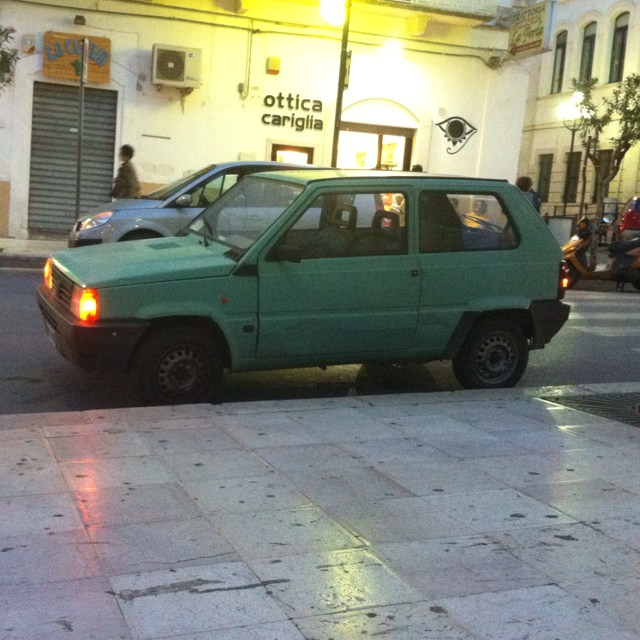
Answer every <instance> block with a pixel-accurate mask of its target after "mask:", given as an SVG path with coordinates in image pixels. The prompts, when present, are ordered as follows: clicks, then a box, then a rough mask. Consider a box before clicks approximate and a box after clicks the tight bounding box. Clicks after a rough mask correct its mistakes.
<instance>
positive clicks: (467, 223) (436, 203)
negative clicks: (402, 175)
mask: <svg viewBox="0 0 640 640" xmlns="http://www.w3.org/2000/svg"><path fill="white" fill-rule="evenodd" d="M418 208H419V227H420V228H419V239H420V251H421V252H423V253H440V252H449V251H493V250H505V249H513V248H515V247H516V246H517V245H518V235H517V233H516V231H515V226H514V225H513V222H512V220H511V218H510V216H509V213H508V211H507V209H506V207H505V206H504V204H503V203H502V202H501V200H500V199H499V198H498V197H497V196H496V195H495V194H492V193H480V192H477V193H456V192H446V191H435V190H434V191H423V192H422V193H421V194H420V197H419V200H418Z"/></svg>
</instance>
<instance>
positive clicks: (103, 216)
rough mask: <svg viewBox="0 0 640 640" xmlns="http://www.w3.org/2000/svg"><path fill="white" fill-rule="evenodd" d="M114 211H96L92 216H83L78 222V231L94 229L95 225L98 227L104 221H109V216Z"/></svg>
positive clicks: (111, 215) (110, 216)
mask: <svg viewBox="0 0 640 640" xmlns="http://www.w3.org/2000/svg"><path fill="white" fill-rule="evenodd" d="M114 213H115V212H114V211H101V212H100V213H96V214H95V215H93V216H90V217H88V218H85V219H84V220H83V221H82V222H81V223H80V229H79V231H86V230H87V229H95V228H96V227H99V226H101V225H103V224H105V223H106V222H109V220H111V218H112V217H113V214H114Z"/></svg>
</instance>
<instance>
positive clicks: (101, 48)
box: [42, 31, 111, 83]
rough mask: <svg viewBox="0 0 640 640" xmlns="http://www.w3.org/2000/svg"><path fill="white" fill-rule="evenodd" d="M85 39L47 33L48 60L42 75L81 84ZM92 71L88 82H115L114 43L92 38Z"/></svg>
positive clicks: (90, 48) (90, 45) (45, 57)
mask: <svg viewBox="0 0 640 640" xmlns="http://www.w3.org/2000/svg"><path fill="white" fill-rule="evenodd" d="M84 38H85V36H81V35H78V34H75V33H57V32H55V31H46V32H45V34H44V56H43V59H44V61H43V65H42V74H43V75H44V76H46V77H47V78H56V79H58V80H79V79H80V66H81V59H80V56H81V54H82V42H83V41H84ZM87 39H88V41H89V54H88V59H89V68H88V70H87V81H88V82H96V83H105V82H110V80H111V64H110V63H111V40H110V39H109V38H97V37H95V36H88V37H87Z"/></svg>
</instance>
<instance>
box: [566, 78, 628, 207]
mask: <svg viewBox="0 0 640 640" xmlns="http://www.w3.org/2000/svg"><path fill="white" fill-rule="evenodd" d="M597 82H598V80H597V78H594V79H593V80H589V81H586V82H582V83H580V82H578V81H576V80H573V81H572V86H573V88H574V89H575V90H576V91H579V92H581V93H582V94H583V98H582V101H581V102H580V103H579V104H578V109H579V110H580V116H579V126H580V136H581V139H582V146H583V147H584V148H585V150H586V155H587V158H588V160H589V161H590V162H591V164H592V166H593V168H594V171H595V178H596V203H597V211H598V213H602V212H603V211H604V198H605V194H606V193H607V189H608V187H609V185H610V184H611V181H612V180H613V179H614V178H615V177H616V176H617V175H618V173H619V171H620V167H621V165H622V160H623V159H624V157H625V155H626V154H627V151H629V149H631V147H633V145H635V144H636V143H637V142H638V141H640V75H637V74H635V73H634V74H631V75H629V76H627V77H626V78H625V79H624V80H623V81H622V82H620V83H619V84H618V85H617V86H616V87H615V89H614V90H613V92H612V94H611V97H607V96H604V97H603V98H602V104H601V105H600V107H599V106H598V105H596V103H595V99H594V95H593V90H594V87H595V85H596V84H597ZM616 124H617V130H618V133H617V135H614V136H612V137H609V138H608V142H609V144H610V146H609V145H607V148H610V149H611V152H612V155H611V161H610V162H609V163H608V164H606V165H604V164H603V163H602V156H601V154H600V151H601V148H602V147H601V145H602V138H603V137H604V136H605V135H606V133H607V132H610V131H611V127H612V126H615V125H616Z"/></svg>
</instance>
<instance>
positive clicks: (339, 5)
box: [320, 0, 351, 167]
mask: <svg viewBox="0 0 640 640" xmlns="http://www.w3.org/2000/svg"><path fill="white" fill-rule="evenodd" d="M342 11H344V13H343V15H340V16H339V18H337V19H336V18H332V17H331V16H330V15H329V12H332V13H333V12H337V13H342ZM320 12H321V14H322V16H323V18H324V19H325V20H326V21H327V22H329V23H332V24H336V22H337V24H340V23H341V24H342V46H341V48H340V70H339V72H338V90H337V94H336V116H335V120H334V124H333V145H332V148H331V166H332V167H336V166H337V165H338V139H339V138H340V122H341V119H342V96H343V93H344V83H345V78H346V75H347V57H348V51H347V47H348V45H349V22H350V19H351V0H322V2H321V5H320ZM340 18H341V20H340Z"/></svg>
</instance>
